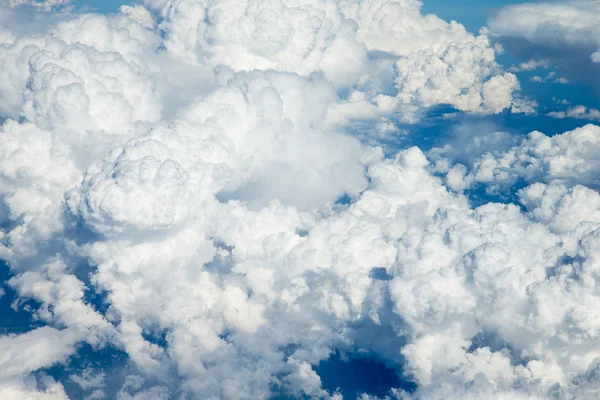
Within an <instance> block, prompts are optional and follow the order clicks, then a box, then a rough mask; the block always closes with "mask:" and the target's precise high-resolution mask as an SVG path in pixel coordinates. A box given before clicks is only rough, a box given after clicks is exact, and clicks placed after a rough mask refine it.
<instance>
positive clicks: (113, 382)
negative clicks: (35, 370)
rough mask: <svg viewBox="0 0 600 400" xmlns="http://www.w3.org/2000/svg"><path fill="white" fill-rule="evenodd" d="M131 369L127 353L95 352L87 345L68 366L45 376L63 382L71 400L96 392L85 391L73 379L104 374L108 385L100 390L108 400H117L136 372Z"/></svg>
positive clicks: (113, 348) (49, 369) (109, 348)
mask: <svg viewBox="0 0 600 400" xmlns="http://www.w3.org/2000/svg"><path fill="white" fill-rule="evenodd" d="M131 368H132V367H131V366H130V364H129V363H128V358H127V354H126V353H125V352H123V351H121V350H119V349H117V348H115V347H112V346H107V347H104V348H100V349H94V348H93V347H92V346H90V345H88V344H83V345H81V347H80V348H79V350H78V351H77V353H76V354H75V355H73V356H71V357H70V360H69V362H68V364H67V365H62V364H57V365H55V366H53V367H52V368H48V369H45V370H42V372H45V373H47V374H48V375H50V376H52V377H53V378H54V379H55V380H57V381H60V382H61V383H62V384H63V386H64V388H65V392H66V393H67V395H68V396H69V398H71V399H83V398H84V397H85V396H86V395H90V394H91V393H92V392H93V389H88V390H84V389H82V388H81V387H80V386H79V385H78V384H77V383H76V382H75V381H74V380H73V379H71V376H73V375H81V374H83V373H84V371H86V370H87V371H90V372H91V373H92V374H100V373H103V374H104V375H105V379H104V383H105V384H104V386H103V387H99V388H98V389H101V390H102V391H104V393H105V394H106V398H107V399H114V398H116V394H117V392H118V391H119V389H120V388H121V386H122V385H123V382H124V381H125V379H126V377H127V375H128V374H129V373H130V372H135V371H130V369H131Z"/></svg>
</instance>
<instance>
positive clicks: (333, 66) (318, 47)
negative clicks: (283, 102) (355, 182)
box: [146, 0, 519, 121]
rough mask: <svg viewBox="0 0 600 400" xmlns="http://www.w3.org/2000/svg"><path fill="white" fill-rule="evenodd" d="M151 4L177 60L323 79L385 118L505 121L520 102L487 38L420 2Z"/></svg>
mask: <svg viewBox="0 0 600 400" xmlns="http://www.w3.org/2000/svg"><path fill="white" fill-rule="evenodd" d="M146 4H148V5H149V6H150V7H154V8H157V9H160V10H161V14H162V16H163V18H164V20H163V22H162V23H161V25H160V26H161V27H162V29H163V30H164V32H165V34H166V35H167V40H166V42H165V46H166V47H167V50H168V51H169V53H170V54H172V55H173V56H174V57H180V58H183V59H187V60H189V61H192V62H196V63H202V62H208V63H210V64H211V65H216V64H224V65H227V66H229V67H231V68H233V69H234V70H237V71H240V70H245V71H247V70H252V69H256V68H258V69H276V70H280V71H290V72H296V73H299V74H301V75H308V74H310V73H312V72H315V71H322V72H323V73H324V74H325V75H326V77H327V78H328V79H329V80H330V81H331V82H333V83H334V84H335V85H336V86H341V87H352V86H355V87H356V88H357V89H358V90H359V91H360V92H362V93H365V94H366V96H365V98H366V99H368V102H369V103H370V104H372V105H374V106H375V107H376V108H378V109H381V112H383V113H384V114H389V111H392V110H399V111H400V112H401V113H402V115H403V118H404V119H405V120H406V121H415V120H418V117H419V112H420V111H421V109H422V108H424V107H425V108H426V107H430V106H433V105H438V104H449V105H451V106H453V107H455V108H457V109H459V110H463V111H470V112H478V113H497V112H500V111H502V110H504V109H506V108H510V107H511V105H512V104H513V101H517V102H518V100H516V99H513V93H514V92H516V91H518V90H519V84H518V82H517V80H516V77H515V76H514V75H513V74H511V73H503V72H502V71H501V69H500V68H499V66H498V65H497V64H496V62H495V57H494V51H493V49H492V48H491V47H490V45H489V42H488V39H487V37H486V36H485V35H480V36H477V37H475V36H473V35H472V34H470V33H468V32H467V31H466V30H465V28H464V27H463V26H462V25H460V24H458V23H455V22H453V23H447V22H445V21H443V20H441V19H439V18H437V17H436V16H433V15H427V16H423V15H421V13H420V7H421V3H420V2H419V1H407V0H377V1H373V0H365V1H339V2H334V1H332V0H328V1H307V2H300V1H298V2H292V3H289V2H288V3H284V2H281V1H245V0H239V1H228V2H221V3H215V4H212V3H206V4H205V2H202V1H197V0H181V1H147V2H146ZM393 82H395V85H394V83H393ZM392 85H394V86H395V93H393V96H391V97H390V96H389V95H388V93H387V92H388V91H389V86H392ZM386 86H388V88H387V89H386V88H385V87H386ZM387 117H389V115H387Z"/></svg>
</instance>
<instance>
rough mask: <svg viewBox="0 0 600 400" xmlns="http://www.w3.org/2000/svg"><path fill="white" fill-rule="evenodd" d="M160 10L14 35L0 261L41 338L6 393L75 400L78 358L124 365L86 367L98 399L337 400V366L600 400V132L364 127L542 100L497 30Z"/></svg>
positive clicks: (169, 4) (1, 107) (393, 1)
mask: <svg viewBox="0 0 600 400" xmlns="http://www.w3.org/2000/svg"><path fill="white" fill-rule="evenodd" d="M145 3H146V6H147V7H148V8H150V9H152V10H157V11H156V12H157V13H159V15H160V16H158V14H153V13H151V12H150V11H148V9H146V8H145V7H143V6H141V5H136V6H134V7H129V6H124V7H122V8H121V11H120V12H119V14H117V15H114V16H109V17H106V16H100V15H92V14H89V15H71V16H68V17H65V18H63V19H61V20H60V21H58V22H56V23H53V24H52V26H51V28H49V29H48V31H47V32H45V33H44V34H30V35H27V34H23V33H20V32H17V31H14V32H9V30H8V29H7V30H1V31H0V32H1V35H0V39H1V40H2V43H1V45H0V65H1V66H2V68H1V69H0V71H1V72H0V73H1V74H3V76H4V77H5V78H6V79H2V80H0V116H1V117H2V119H4V120H5V121H4V122H3V125H2V127H1V129H0V139H1V140H0V200H1V201H0V204H1V206H0V226H1V230H0V244H1V245H0V256H1V257H2V259H3V260H5V261H6V262H7V263H8V264H9V265H10V269H11V272H12V277H11V278H10V280H9V281H8V282H7V285H9V286H10V287H11V288H12V289H13V290H14V291H16V293H17V295H18V298H17V299H15V301H14V304H13V305H14V307H16V308H23V309H25V310H30V311H31V313H32V316H33V318H35V320H36V321H38V322H39V323H41V324H43V325H44V326H42V327H38V328H36V329H33V330H31V331H29V332H25V333H21V334H14V335H4V336H0V350H1V351H0V397H2V398H8V399H12V398H18V399H20V398H34V399H37V398H39V399H64V398H67V393H66V391H67V389H68V388H67V389H66V386H63V384H62V383H64V382H57V381H56V380H54V379H52V378H50V377H49V376H47V375H45V374H44V373H43V371H44V370H47V369H48V368H50V367H52V366H56V365H60V364H69V363H72V362H73V359H75V358H76V355H77V352H78V351H80V349H81V346H84V345H85V346H87V348H90V349H91V351H102V350H103V349H106V348H112V349H116V350H118V351H120V352H122V353H123V354H125V355H126V356H127V359H128V365H127V367H126V368H122V369H121V370H118V371H116V372H115V371H112V373H111V371H102V370H99V369H98V368H91V369H90V368H88V367H89V366H84V367H85V369H84V370H83V371H82V372H74V373H73V374H71V378H70V379H71V380H72V381H73V382H74V383H75V384H76V385H78V386H79V387H80V388H81V390H82V391H83V392H84V393H85V395H86V396H87V398H90V399H94V398H106V397H107V396H110V394H109V393H108V391H109V390H111V388H110V387H109V386H110V385H108V384H107V383H106V381H105V380H106V379H107V378H106V377H107V376H115V375H119V374H121V375H123V376H122V379H121V381H119V382H118V385H117V387H116V388H112V389H114V392H113V394H114V397H115V398H117V399H146V398H157V399H163V398H164V399H168V398H198V397H202V398H206V399H220V398H227V399H245V398H252V399H260V398H269V397H271V396H274V395H277V394H285V395H288V396H292V397H299V398H300V397H302V396H307V397H312V398H332V399H340V398H341V397H342V394H341V393H337V392H336V393H332V392H328V391H327V390H326V388H325V387H324V385H323V383H322V382H321V378H320V376H319V375H318V374H317V372H316V370H315V366H316V365H318V363H319V362H320V361H323V360H326V359H327V358H329V356H330V355H331V354H332V352H333V351H334V350H335V349H337V350H339V351H341V352H342V353H347V354H355V355H356V354H363V355H364V356H365V357H373V358H376V359H378V360H380V361H381V362H383V363H386V364H387V365H389V366H391V367H394V368H397V369H398V371H399V373H400V369H402V371H403V374H404V375H403V379H405V380H410V381H412V382H414V383H415V384H416V385H417V391H416V392H415V393H412V394H409V393H407V392H404V391H403V390H402V389H400V388H391V389H393V390H391V391H390V393H389V395H390V396H394V397H397V398H411V397H414V398H427V399H431V398H440V399H441V398H444V399H445V398H473V399H475V398H482V397H487V398H523V399H525V398H532V399H533V398H546V397H548V396H554V397H556V398H565V399H569V398H594V397H596V396H597V395H598V388H599V386H598V379H599V378H598V376H597V369H598V367H597V359H598V357H600V354H599V352H598V344H599V343H598V341H599V340H600V339H599V335H598V332H600V326H599V325H598V316H597V312H596V311H595V310H597V309H598V305H599V304H598V302H599V301H600V297H599V296H598V293H597V292H596V286H597V285H596V279H597V272H596V268H595V267H596V265H597V264H598V262H597V261H598V260H597V252H598V247H599V246H600V235H599V234H598V228H600V225H599V224H600V212H599V211H598V207H600V197H599V196H600V195H598V193H597V192H596V191H594V190H593V189H594V188H595V187H596V184H595V176H596V174H597V170H598V163H597V161H596V159H597V158H598V157H597V156H596V153H597V151H596V149H597V148H598V137H600V128H598V127H595V126H587V127H584V128H581V129H579V130H576V131H573V132H567V133H565V134H563V135H558V136H555V137H551V138H550V137H546V136H545V135H543V134H541V133H539V132H533V133H531V134H530V135H529V136H528V137H527V138H525V139H524V140H518V139H517V138H514V137H513V136H511V135H508V134H504V133H494V134H490V135H488V136H484V137H476V138H474V139H473V140H471V138H470V137H469V136H468V134H466V133H464V132H462V133H461V132H458V139H457V141H456V142H455V143H454V144H453V146H454V147H446V148H443V149H437V150H435V151H432V152H430V153H429V154H428V155H427V156H426V155H425V154H424V153H423V152H422V151H421V150H420V149H419V148H417V147H412V148H408V149H398V151H397V154H396V155H394V156H393V157H390V158H385V157H384V156H383V154H382V151H381V149H380V148H378V147H371V146H368V145H365V144H364V143H362V142H360V141H359V140H358V139H356V138H355V137H353V136H351V135H349V134H348V131H349V130H350V128H351V126H352V124H351V122H352V120H375V121H378V122H381V123H382V124H384V125H385V123H386V122H387V121H386V119H414V118H416V117H417V116H418V115H419V113H421V112H423V108H424V107H430V106H434V105H440V104H450V105H452V106H454V107H455V108H457V109H459V110H463V111H470V112H475V113H496V112H500V111H502V110H503V109H505V108H508V107H517V108H518V107H523V104H519V103H518V102H515V100H514V98H513V93H514V91H515V90H517V88H518V82H517V81H516V78H515V77H514V75H512V74H510V73H505V72H503V71H502V70H501V69H500V68H499V67H498V65H496V63H495V61H494V52H493V51H492V49H491V47H490V45H489V43H488V40H487V38H486V36H485V34H484V35H480V36H473V35H472V34H470V33H468V32H466V31H465V29H464V28H463V27H462V26H461V25H459V24H457V23H454V22H453V23H446V22H444V21H442V20H440V19H439V18H437V17H435V16H432V15H429V16H423V15H421V13H420V6H421V3H420V2H418V1H408V0H388V1H384V0H372V1H369V0H362V1H343V0H340V1H332V0H331V1H330V0H318V1H317V0H315V1H309V0H306V1H290V2H287V1H286V2H282V1H277V0H269V1H267V0H261V1H237V0H231V1H221V2H205V1H200V0H193V1H192V0H178V1H160V0H148V1H146V2H145ZM40 18H42V19H43V18H45V17H44V16H40ZM163 110H164V112H163ZM379 127H380V125H377V124H375V126H374V127H373V132H374V134H375V133H376V131H377V129H379ZM386 129H387V128H386ZM459 144H460V146H459ZM463 145H464V146H463ZM461 146H462V149H461V148H460V147H461ZM428 157H429V159H431V160H432V161H433V162H434V163H433V164H430V162H429V160H428ZM473 158H474V160H473ZM434 172H436V173H440V172H443V173H447V175H446V180H444V179H441V178H440V177H438V176H435V174H434ZM519 179H523V180H525V181H526V182H527V183H528V184H529V186H527V187H526V188H524V189H523V190H521V191H520V192H519V194H518V198H519V203H520V204H519V205H515V204H500V203H489V204H485V205H483V206H481V207H477V208H474V207H472V206H471V205H470V204H469V201H468V199H467V198H466V197H465V196H464V195H462V194H460V193H456V192H457V191H461V190H463V189H466V188H470V187H473V186H474V185H475V184H477V183H485V184H486V185H488V186H489V187H490V188H492V187H497V188H500V189H509V188H510V187H511V186H512V185H513V184H514V183H515V182H517V180H519ZM583 185H585V186H583ZM340 199H343V201H341V200H340ZM93 299H96V300H93ZM28 300H33V302H31V301H28ZM374 338H375V339H374ZM125 375H126V376H125ZM363 398H369V396H368V394H365V395H364V396H363Z"/></svg>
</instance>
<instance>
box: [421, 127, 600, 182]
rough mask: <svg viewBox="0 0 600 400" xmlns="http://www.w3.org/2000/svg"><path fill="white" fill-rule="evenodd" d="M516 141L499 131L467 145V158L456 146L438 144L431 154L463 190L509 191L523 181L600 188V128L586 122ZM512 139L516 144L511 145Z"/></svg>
mask: <svg viewBox="0 0 600 400" xmlns="http://www.w3.org/2000/svg"><path fill="white" fill-rule="evenodd" d="M515 140H516V138H514V137H512V136H511V135H508V134H506V133H498V132H494V133H492V134H488V135H484V136H483V137H475V138H473V139H472V142H471V143H468V144H467V145H466V146H464V150H463V151H465V152H469V153H470V154H469V156H467V157H465V156H464V155H462V154H460V153H459V152H457V151H456V150H455V149H454V148H453V147H451V146H449V147H447V148H443V149H434V150H433V151H432V152H431V154H432V157H433V158H434V159H435V160H436V170H437V171H438V172H442V173H447V182H448V184H449V186H450V187H451V188H452V189H454V190H459V191H461V190H464V189H465V188H469V187H472V186H473V185H477V184H484V185H486V186H487V190H488V191H489V192H496V193H497V192H502V191H505V190H509V189H510V188H511V187H513V185H515V183H517V182H518V181H519V180H523V181H525V182H527V183H534V182H544V183H559V184H561V185H565V186H567V187H571V186H575V185H585V186H589V187H592V188H598V187H599V185H600V181H598V178H597V173H596V171H597V170H598V168H599V165H598V154H600V127H598V126H596V125H586V126H584V127H581V128H578V129H575V130H573V131H569V132H565V133H563V134H559V135H555V136H546V135H544V134H543V133H541V132H538V131H534V132H531V133H529V134H528V135H527V136H526V137H525V138H523V140H522V141H520V143H517V144H515ZM499 143H503V145H502V144H499ZM507 144H508V146H511V145H512V144H515V145H514V146H512V147H510V148H506V145H507ZM502 147H504V148H505V149H502ZM503 150H504V151H503ZM469 157H472V158H469ZM464 160H468V161H467V162H466V164H468V165H464V164H465V162H464ZM457 161H458V162H457Z"/></svg>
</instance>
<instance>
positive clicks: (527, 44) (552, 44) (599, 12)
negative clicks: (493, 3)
mask: <svg viewBox="0 0 600 400" xmlns="http://www.w3.org/2000/svg"><path fill="white" fill-rule="evenodd" d="M598 21H600V5H599V4H598V3H597V2H595V1H579V0H568V1H558V2H538V3H533V2H532V3H523V4H515V5H509V6H506V7H504V8H502V9H501V10H500V11H499V12H498V13H497V14H496V15H495V16H494V17H492V18H491V19H490V21H489V26H490V29H491V30H492V31H493V32H494V33H495V34H497V35H500V40H501V41H502V42H503V43H504V44H505V46H508V48H509V49H510V50H511V53H512V54H514V55H516V56H517V57H521V58H522V59H525V60H527V62H526V64H525V66H526V67H529V66H532V67H533V66H538V65H547V64H548V63H549V61H551V62H552V64H554V65H556V66H559V67H562V68H563V69H564V71H565V73H566V74H567V75H568V76H567V77H566V78H562V80H561V81H559V83H565V82H566V81H567V80H572V81H582V80H583V81H584V82H585V81H587V82H588V83H592V84H593V85H594V86H597V84H598V82H597V80H596V79H595V77H596V76H597V71H598V65H597V64H598V61H600V57H599V56H598V55H599V54H600V53H599V52H598V51H599V49H600V42H599V40H598V37H599V36H598V29H599V28H598ZM532 57H533V58H532ZM523 69H525V70H528V69H527V68H523Z"/></svg>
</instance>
